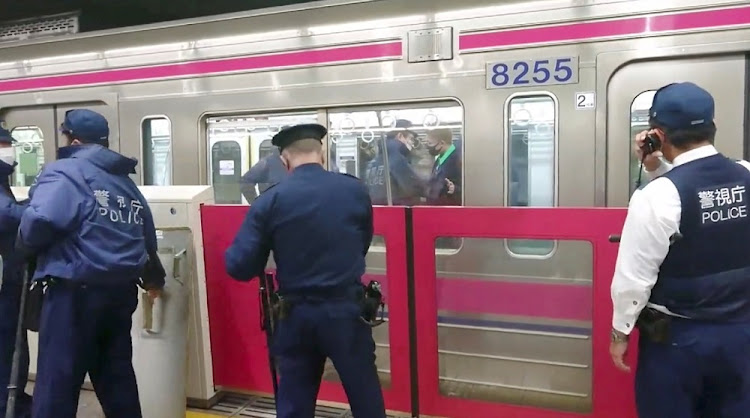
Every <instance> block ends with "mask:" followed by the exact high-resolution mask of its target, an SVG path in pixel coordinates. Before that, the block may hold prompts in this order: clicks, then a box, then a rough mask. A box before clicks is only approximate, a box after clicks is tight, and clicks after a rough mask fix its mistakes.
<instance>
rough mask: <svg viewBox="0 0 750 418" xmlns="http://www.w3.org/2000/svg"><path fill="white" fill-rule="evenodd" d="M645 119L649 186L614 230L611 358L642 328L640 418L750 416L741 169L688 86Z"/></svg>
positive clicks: (704, 99)
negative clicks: (721, 146) (717, 140)
mask: <svg viewBox="0 0 750 418" xmlns="http://www.w3.org/2000/svg"><path fill="white" fill-rule="evenodd" d="M649 117H650V119H649V124H650V127H651V129H650V130H648V131H645V132H641V133H640V134H638V136H637V137H636V138H635V143H636V147H637V149H638V151H637V153H638V155H639V156H640V157H641V158H643V164H644V166H645V168H646V170H647V173H648V174H649V175H650V176H651V177H652V178H654V180H652V181H651V182H650V183H648V184H647V185H646V186H645V187H644V188H643V189H642V190H637V191H636V192H635V193H634V194H633V196H632V198H631V200H630V206H629V208H628V215H627V218H626V220H625V225H624V228H623V231H622V238H621V242H620V249H619V254H618V257H617V263H616V267H615V275H614V279H613V282H612V301H613V305H614V315H613V321H612V322H613V324H612V325H613V330H612V343H611V346H610V354H611V356H612V360H613V361H614V363H615V365H616V366H617V367H618V368H619V369H621V370H624V371H628V370H630V368H629V366H628V365H627V364H626V361H625V355H626V352H627V349H628V339H629V336H630V335H631V333H632V331H633V329H634V328H638V329H639V331H640V338H639V347H638V364H637V369H636V404H637V408H638V416H639V417H640V418H666V417H670V418H671V417H674V418H682V417H686V418H687V417H722V418H741V417H747V416H748V411H750V246H748V240H750V218H749V217H748V210H749V209H748V199H750V196H748V190H750V171H749V170H750V163H748V162H747V161H735V160H731V159H729V158H727V157H725V156H724V155H722V154H720V153H718V152H717V150H716V148H714V145H713V143H714V137H715V134H716V125H715V124H714V100H713V97H711V95H710V94H709V93H708V92H707V91H706V90H704V89H702V88H700V87H698V86H697V85H695V84H693V83H675V84H670V85H667V86H665V87H662V88H661V89H659V90H658V91H657V92H656V94H655V96H654V99H653V104H652V106H651V109H650V111H649ZM644 156H645V157H644ZM659 157H662V158H663V159H665V160H667V161H669V162H671V164H669V163H666V162H662V161H661V160H660V158H659Z"/></svg>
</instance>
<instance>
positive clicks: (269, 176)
mask: <svg viewBox="0 0 750 418" xmlns="http://www.w3.org/2000/svg"><path fill="white" fill-rule="evenodd" d="M282 129H283V128H282ZM286 176H287V172H286V169H285V168H284V164H282V162H281V154H280V153H279V149H278V148H277V147H271V153H270V154H269V155H266V156H265V157H263V158H261V160H260V161H258V162H257V163H255V165H254V166H252V167H250V170H248V171H247V173H245V175H243V176H242V178H241V179H240V191H241V192H242V195H243V196H245V200H247V202H248V203H252V202H253V200H255V198H256V197H258V192H260V193H263V192H265V191H266V190H268V188H269V187H271V186H273V185H274V184H276V183H278V182H280V181H281V180H283V179H284V178H286ZM256 185H257V186H258V192H256V190H255V186H256Z"/></svg>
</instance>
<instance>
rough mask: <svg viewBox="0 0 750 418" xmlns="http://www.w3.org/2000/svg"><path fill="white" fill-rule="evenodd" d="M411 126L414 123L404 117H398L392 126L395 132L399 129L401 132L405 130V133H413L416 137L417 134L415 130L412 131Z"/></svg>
mask: <svg viewBox="0 0 750 418" xmlns="http://www.w3.org/2000/svg"><path fill="white" fill-rule="evenodd" d="M412 126H414V125H413V124H412V123H411V122H410V121H408V120H406V119H398V120H397V121H396V125H395V126H394V128H395V130H396V133H399V131H402V132H404V131H405V132H407V133H410V134H412V135H414V137H415V138H416V137H418V136H419V135H417V133H416V132H414V131H412V130H411V129H410V128H411V127H412Z"/></svg>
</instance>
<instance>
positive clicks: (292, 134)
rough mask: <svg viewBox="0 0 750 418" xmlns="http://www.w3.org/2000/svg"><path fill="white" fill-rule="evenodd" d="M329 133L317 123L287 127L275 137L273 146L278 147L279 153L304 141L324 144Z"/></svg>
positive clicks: (272, 140) (272, 141)
mask: <svg viewBox="0 0 750 418" xmlns="http://www.w3.org/2000/svg"><path fill="white" fill-rule="evenodd" d="M327 133H328V129H326V127H325V126H323V125H318V124H317V123H307V124H301V125H294V126H285V127H283V128H281V130H280V131H279V133H277V134H276V135H274V136H273V139H271V144H273V145H275V146H276V147H278V148H279V151H283V150H284V148H286V147H288V146H289V145H292V144H293V143H295V142H297V141H301V140H303V139H316V140H318V141H320V143H321V144H322V143H323V137H325V136H326V134H327Z"/></svg>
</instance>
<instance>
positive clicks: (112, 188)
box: [19, 145, 165, 287]
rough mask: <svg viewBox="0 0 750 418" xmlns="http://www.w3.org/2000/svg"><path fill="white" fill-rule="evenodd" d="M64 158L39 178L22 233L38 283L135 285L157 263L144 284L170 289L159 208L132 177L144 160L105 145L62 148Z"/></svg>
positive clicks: (26, 212)
mask: <svg viewBox="0 0 750 418" xmlns="http://www.w3.org/2000/svg"><path fill="white" fill-rule="evenodd" d="M58 158H59V159H58V160H57V161H55V162H53V163H50V164H47V165H46V166H45V167H44V169H43V170H42V172H41V173H40V174H39V176H38V177H37V183H36V185H35V186H34V188H33V189H32V190H30V194H31V195H30V196H29V197H30V199H31V201H30V203H29V207H28V209H27V210H26V211H25V212H24V214H23V217H22V218H21V225H20V228H19V229H20V230H19V240H20V245H21V246H22V247H23V248H24V249H26V250H27V251H29V252H31V253H34V254H37V255H38V258H37V268H36V273H35V274H34V279H36V280H39V279H44V278H45V277H54V278H59V279H67V280H75V281H80V282H84V283H91V284H101V285H117V284H124V283H128V282H132V283H135V282H136V281H137V280H138V279H139V278H140V277H141V275H142V274H143V269H144V267H145V265H146V261H147V259H148V258H150V259H151V263H150V266H151V268H149V273H150V274H148V275H147V276H148V277H147V278H144V281H145V282H146V283H144V284H146V285H147V286H154V287H161V286H163V284H164V277H165V274H163V272H164V269H163V267H162V266H161V263H160V262H159V258H158V256H157V251H156V250H157V244H156V231H155V228H154V221H153V218H152V216H151V211H150V210H149V207H148V204H147V203H146V199H145V198H144V197H143V195H141V192H140V191H139V190H138V187H136V185H135V183H134V182H133V180H131V179H130V177H128V174H130V173H134V172H135V166H136V165H137V164H138V162H137V161H136V160H135V159H131V158H126V157H124V156H122V155H120V154H118V153H116V152H114V151H112V150H109V149H107V148H104V147H102V146H99V145H77V146H69V147H64V148H60V150H59V151H58ZM154 265H155V267H154ZM146 279H147V280H146Z"/></svg>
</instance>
